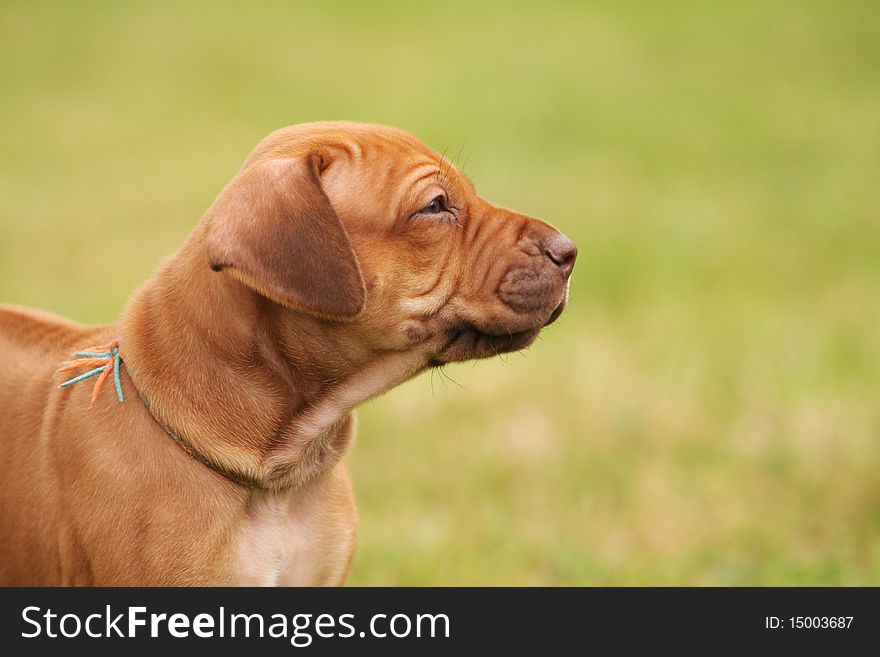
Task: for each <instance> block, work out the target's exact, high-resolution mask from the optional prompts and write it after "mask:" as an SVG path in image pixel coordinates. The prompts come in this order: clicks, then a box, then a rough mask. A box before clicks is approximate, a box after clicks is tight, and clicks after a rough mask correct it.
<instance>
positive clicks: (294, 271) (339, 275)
mask: <svg viewBox="0 0 880 657" xmlns="http://www.w3.org/2000/svg"><path fill="white" fill-rule="evenodd" d="M318 162H319V160H318V157H317V156H315V155H311V156H306V157H296V158H288V159H276V160H269V161H267V162H263V163H261V164H256V165H252V166H251V167H250V168H246V169H245V170H244V171H242V172H241V173H239V175H237V176H236V177H235V178H234V179H233V180H232V182H230V183H229V184H228V185H227V186H226V188H225V189H224V190H223V191H222V192H221V193H220V196H219V197H217V200H216V201H214V204H213V205H212V206H211V207H210V208H209V209H208V212H207V215H206V221H207V250H208V262H209V264H210V265H211V268H212V269H213V270H214V271H221V270H223V269H228V270H229V272H230V273H231V274H232V275H233V276H235V277H236V278H238V279H239V280H240V281H242V282H243V283H244V284H245V285H248V286H249V287H251V288H253V289H254V290H256V291H257V292H259V293H260V294H262V295H264V296H266V297H268V298H270V299H272V300H273V301H276V302H278V303H280V304H282V305H284V306H288V307H290V308H294V309H297V310H301V311H304V312H306V313H309V314H312V315H315V316H317V317H321V318H323V319H331V320H348V319H353V318H354V317H356V316H357V315H358V314H360V312H361V311H362V310H363V309H364V302H365V291H364V279H363V277H362V276H361V271H360V267H359V265H358V261H357V257H356V256H355V254H354V251H353V250H352V248H351V242H350V241H349V239H348V235H347V234H346V232H345V229H344V228H343V226H342V222H341V221H340V220H339V217H338V216H336V212H335V210H334V209H333V206H332V205H331V204H330V199H328V198H327V195H326V194H325V193H324V190H323V189H322V188H321V180H320V177H319V173H318Z"/></svg>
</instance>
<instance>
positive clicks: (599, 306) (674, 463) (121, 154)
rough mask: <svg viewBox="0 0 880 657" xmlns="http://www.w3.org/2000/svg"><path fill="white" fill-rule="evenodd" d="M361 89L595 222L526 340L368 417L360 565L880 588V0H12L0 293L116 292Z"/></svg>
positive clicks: (384, 111)
mask: <svg viewBox="0 0 880 657" xmlns="http://www.w3.org/2000/svg"><path fill="white" fill-rule="evenodd" d="M330 118H345V119H354V120H363V121H375V122H383V123H389V124H393V125H396V126H399V127H402V128H405V129H408V130H410V131H411V132H414V133H415V134H417V135H419V136H420V137H422V138H423V139H424V140H425V141H427V142H428V143H429V144H431V145H432V146H434V147H435V148H436V149H437V150H439V151H446V152H447V153H449V154H456V153H459V152H461V155H460V156H459V158H458V159H459V161H461V162H464V161H465V160H467V164H466V166H465V169H466V171H467V172H468V173H469V174H470V175H471V177H472V178H473V179H474V181H475V183H476V185H477V188H478V190H479V191H480V193H481V194H483V195H484V196H486V197H487V198H489V199H492V200H493V201H495V202H498V203H501V204H503V205H506V206H509V207H514V208H517V209H518V210H520V211H523V212H526V213H529V214H532V215H535V216H539V217H542V218H546V219H547V220H549V221H551V222H552V223H554V224H555V225H557V226H558V227H559V228H561V229H562V230H563V231H565V232H566V233H568V234H569V235H570V236H572V237H573V238H574V239H575V240H576V241H577V242H578V244H579V245H580V249H581V254H580V258H579V262H578V266H577V268H576V270H575V273H574V277H573V281H572V298H571V304H570V306H569V310H568V311H567V313H566V314H565V315H564V316H563V318H562V320H561V321H560V322H559V323H558V324H556V325H554V326H553V327H551V328H550V329H548V330H547V331H546V332H545V333H544V334H543V339H542V340H540V341H539V342H538V343H537V344H536V345H535V346H533V347H532V348H531V349H530V350H529V351H528V352H527V353H526V354H523V355H519V354H516V355H511V356H510V357H509V358H507V359H506V361H507V362H502V361H501V360H498V359H496V360H492V361H484V362H480V363H478V364H476V365H471V364H467V365H462V366H457V367H450V368H448V370H447V371H448V373H449V375H450V376H451V377H452V378H453V379H454V380H455V381H456V382H457V384H458V385H456V384H453V383H450V382H448V381H445V379H444V380H441V378H440V377H439V376H437V375H435V376H434V377H433V381H432V379H431V377H430V376H428V375H425V376H422V377H421V378H419V379H417V380H415V381H412V382H410V383H407V384H406V385H404V386H402V387H400V388H398V389H395V390H394V391H392V392H390V393H388V394H387V395H385V396H384V397H383V398H381V399H379V400H377V401H374V402H372V403H370V404H368V405H367V406H366V407H364V408H363V409H362V410H361V413H360V437H359V439H358V442H357V444H356V445H355V447H354V448H353V450H352V453H351V457H350V462H351V465H352V469H353V472H354V476H355V482H356V487H357V493H358V499H359V504H360V512H361V533H360V546H359V551H358V554H357V557H356V560H355V563H354V567H353V570H352V573H351V577H350V583H351V584H404V585H410V584H426V585H432V584H465V585H470V584H523V585H532V584H550V585H556V584H560V585H569V584H627V585H629V584H648V585H663V584H699V585H703V584H722V585H727V584H875V585H876V584H878V583H880V403H878V393H880V336H878V332H880V202H878V188H880V3H877V2H873V1H865V2H850V1H847V0H844V1H842V2H818V1H816V2H811V1H805V0H797V1H792V2H766V1H763V0H761V1H745V2H737V3H714V2H713V3H707V2H697V1H694V2H626V3H623V2H611V1H609V2H570V3H556V2H540V3H511V2H479V3H474V2H459V1H455V0H453V1H447V2H442V3H404V2H381V3H380V2H373V3H360V2H357V3H356V2H350V3H317V2H308V3H305V2H303V3H294V2H238V3H233V2H226V3H218V2H188V3H178V2H167V1H157V0H152V1H150V2H106V3H100V2H76V3H74V2H57V3H46V2H18V1H10V0H4V2H3V3H2V5H0V126H2V128H0V299H2V301H5V302H14V303H21V304H27V305H32V306H38V307H42V308H47V309H50V310H53V311H55V312H59V313H63V314H67V315H70V316H72V317H75V318H77V319H79V320H82V321H89V322H105V321H112V320H114V319H115V318H116V317H117V316H118V313H119V311H120V309H121V307H122V305H123V304H124V302H125V300H126V299H127V297H128V295H129V294H130V293H131V291H132V290H133V289H134V288H135V287H136V286H137V285H139V284H140V283H141V282H142V281H143V280H144V279H146V278H147V277H148V276H149V275H150V273H151V271H152V270H153V269H154V268H155V267H156V266H157V264H158V263H159V262H160V260H161V259H162V258H163V257H165V256H166V255H168V254H170V253H171V252H173V251H174V250H175V249H176V248H177V247H178V246H179V245H180V243H181V242H182V241H183V239H184V237H185V235H186V234H187V233H188V231H189V230H190V229H191V227H192V226H193V225H194V224H195V222H196V221H197V220H198V218H199V216H200V214H201V213H202V211H203V210H204V209H205V208H206V207H207V206H208V204H209V203H210V202H211V200H212V199H213V197H214V195H215V194H216V193H217V192H218V191H219V190H220V189H221V187H222V186H223V185H224V184H225V182H226V181H227V180H228V179H229V178H230V177H231V175H232V174H233V173H234V171H235V170H236V168H237V167H238V166H239V164H240V162H241V161H242V159H243V158H244V157H245V155H246V154H247V153H248V151H249V149H250V148H251V147H252V146H253V145H254V144H255V143H256V142H257V141H258V140H259V139H261V138H262V137H263V136H264V135H265V134H266V133H268V132H269V131H271V130H273V129H274V128H277V127H280V126H282V125H286V124H290V123H297V122H300V121H307V120H315V119H330ZM459 386H460V387H459Z"/></svg>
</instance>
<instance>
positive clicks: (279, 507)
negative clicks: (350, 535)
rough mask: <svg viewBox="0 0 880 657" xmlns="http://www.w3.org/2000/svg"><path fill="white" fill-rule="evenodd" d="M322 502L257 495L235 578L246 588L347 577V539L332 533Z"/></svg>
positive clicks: (241, 538)
mask: <svg viewBox="0 0 880 657" xmlns="http://www.w3.org/2000/svg"><path fill="white" fill-rule="evenodd" d="M322 506H323V505H322V504H321V503H320V501H319V500H315V499H314V498H312V499H302V496H300V495H297V494H295V493H293V494H284V493H268V492H263V491H260V492H257V493H254V496H253V498H252V500H251V501H250V503H249V505H248V509H247V513H246V516H245V518H244V520H243V522H242V523H241V525H240V529H239V530H238V536H237V537H236V545H237V548H238V549H237V554H236V557H235V562H234V569H235V574H234V579H235V581H236V583H238V584H241V585H245V586H314V585H326V584H333V583H337V580H340V579H341V578H342V577H343V576H344V573H345V569H346V567H347V562H348V555H347V554H346V550H345V547H346V543H347V541H346V537H345V536H343V535H340V533H339V532H338V531H337V532H334V531H332V529H333V528H332V527H328V525H327V523H326V522H325V520H324V516H325V510H324V509H322Z"/></svg>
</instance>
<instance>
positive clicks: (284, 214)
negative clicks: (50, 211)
mask: <svg viewBox="0 0 880 657" xmlns="http://www.w3.org/2000/svg"><path fill="white" fill-rule="evenodd" d="M438 198H439V199H442V203H440V202H439V201H438V202H436V203H435V201H434V200H435V199H438ZM438 208H439V209H440V210H439V211H437V212H434V210H436V209H438ZM575 255H576V249H575V248H574V245H573V244H572V243H571V242H570V241H569V240H567V239H566V238H564V237H563V236H562V235H560V234H559V233H558V232H557V231H555V230H554V229H553V228H552V227H550V226H549V225H547V224H545V223H544V222H541V221H538V220H536V219H531V218H528V217H524V216H523V215H519V214H517V213H514V212H511V211H509V210H505V209H503V208H499V207H497V206H494V205H492V204H490V203H488V202H487V201H485V200H483V199H481V198H480V197H479V196H477V195H476V193H475V191H474V188H473V186H472V185H471V183H470V182H469V181H468V180H467V179H466V178H465V177H464V175H463V174H462V173H461V172H459V171H458V170H457V169H456V168H455V167H454V166H453V165H452V164H451V163H450V162H448V161H446V160H444V159H443V158H442V157H440V156H439V155H437V154H436V153H434V152H433V151H431V150H430V149H429V148H428V147H426V146H425V145H423V144H422V143H421V142H419V141H418V140H416V139H415V138H414V137H412V136H410V135H408V134H406V133H404V132H402V131H399V130H396V129H393V128H388V127H385V126H374V125H365V124H356V123H343V122H330V123H315V124H305V125H299V126H292V127H289V128H284V129H282V130H279V131H276V132H275V133H273V134H272V135H270V136H269V137H267V138H266V139H265V140H263V142H261V143H260V144H259V145H258V146H257V148H256V149H255V150H254V152H253V153H252V154H251V156H250V157H249V158H248V160H247V161H246V162H245V164H244V166H243V167H242V168H241V170H240V171H239V172H238V174H237V175H236V176H235V178H233V180H232V181H231V182H230V184H229V185H228V186H227V187H226V188H225V189H224V190H223V192H221V194H220V195H219V196H218V198H217V200H216V201H215V203H214V204H213V205H212V206H211V207H210V208H209V209H208V211H207V212H206V214H205V216H204V218H203V219H202V221H201V222H200V223H199V225H198V226H197V227H196V228H195V230H194V231H193V233H192V234H191V235H190V237H189V238H188V239H187V241H186V242H185V243H184V245H183V246H182V248H181V249H180V250H179V251H178V253H177V254H175V255H174V256H172V257H171V258H170V259H168V260H167V261H166V262H165V263H164V264H163V265H162V266H161V267H160V268H159V270H158V271H157V272H156V273H155V275H154V276H153V277H152V278H150V280H149V281H147V283H146V284H145V285H144V286H143V287H142V288H141V289H140V290H138V291H137V292H136V293H135V295H134V296H133V298H132V299H131V301H130V302H129V304H128V306H127V308H126V309H125V312H124V313H123V315H122V318H121V321H120V322H119V323H118V324H114V325H107V326H93V327H90V326H82V325H79V324H76V323H74V322H71V321H69V320H66V319H63V318H60V317H55V316H53V315H49V314H47V313H43V312H39V311H35V310H29V309H25V308H19V307H12V306H3V307H0V353H2V354H3V356H4V368H5V372H4V376H3V377H2V379H0V482H2V483H0V486H2V494H0V584H7V585H76V584H81V585H221V584H288V585H296V584H309V585H321V584H340V583H342V582H343V581H344V578H345V576H346V573H347V571H348V567H349V564H350V562H351V557H352V554H353V550H354V545H355V534H356V525H357V512H356V508H355V503H354V496H353V492H352V486H351V481H350V478H349V473H348V469H347V467H346V465H345V463H344V461H343V456H344V454H345V451H346V449H347V447H348V445H349V444H350V442H351V439H352V436H353V433H354V416H353V410H354V408H355V407H356V406H357V405H359V404H361V403H363V402H364V401H366V400H368V399H370V398H372V397H374V396H376V395H378V394H381V393H382V392H384V391H385V390H388V389H389V388H391V387H393V386H395V385H398V384H399V383H401V382H403V381H405V380H407V379H409V378H411V377H413V376H415V375H416V374H418V373H420V372H422V371H424V370H425V369H427V368H430V367H432V366H436V365H440V364H443V363H446V362H452V361H459V360H467V359H471V358H483V357H489V356H493V355H495V354H498V353H502V352H504V351H510V350H513V349H520V348H522V347H525V346H527V345H528V344H530V343H531V342H532V341H533V340H534V338H535V336H537V334H538V332H539V331H540V330H541V328H542V327H543V326H545V325H546V324H548V323H549V322H551V321H553V320H555V319H556V317H557V316H558V315H559V314H560V313H561V311H562V309H563V307H564V305H565V303H566V300H567V295H568V278H569V275H570V273H571V268H572V266H573V264H574V259H575ZM117 339H118V340H119V344H120V352H121V355H122V358H123V360H124V364H123V367H122V385H123V390H124V392H125V395H126V400H125V403H123V404H120V403H118V401H117V399H116V396H115V394H114V393H113V392H112V385H108V386H105V388H104V389H103V390H102V391H101V394H100V395H99V396H98V399H97V401H96V402H95V404H94V406H93V407H92V408H90V407H89V397H90V395H91V389H92V384H91V383H90V382H89V381H84V382H81V383H79V384H76V385H73V386H71V387H69V388H65V389H60V388H59V387H58V385H59V384H60V383H61V382H62V381H64V380H65V378H64V376H65V375H63V374H59V373H57V372H55V370H56V368H57V367H58V365H59V364H60V363H61V362H62V361H64V360H67V359H69V358H70V357H72V356H73V354H74V352H76V351H79V350H82V349H85V348H88V347H91V346H94V345H99V344H105V343H108V342H112V341H113V340H117ZM65 374H67V373H65ZM92 381H93V380H92ZM141 398H143V399H144V400H146V401H147V402H148V403H149V406H150V410H148V408H147V406H146V405H145V404H144V403H143V402H142V401H141ZM167 430H172V431H173V432H175V433H176V434H179V435H180V436H182V437H185V439H186V441H187V442H188V444H189V445H190V446H191V447H192V449H193V450H195V451H196V452H197V453H198V454H200V455H203V456H205V457H206V458H208V459H210V461H211V462H212V463H214V464H216V468H210V467H207V466H206V465H204V464H203V463H202V462H200V461H199V460H197V459H196V458H192V457H191V456H189V455H188V454H187V453H185V452H184V450H182V449H180V446H179V445H178V444H177V443H175V442H174V441H172V440H171V439H170V438H169V437H168V434H167V433H166V431H167ZM224 473H226V474H224ZM233 473H234V474H239V475H242V476H245V477H247V478H248V479H250V480H253V481H255V482H257V483H258V484H259V485H254V486H248V485H243V484H241V483H237V482H236V481H235V480H234V477H232V476H226V475H232V474H233Z"/></svg>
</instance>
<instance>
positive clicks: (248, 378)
mask: <svg viewBox="0 0 880 657" xmlns="http://www.w3.org/2000/svg"><path fill="white" fill-rule="evenodd" d="M344 333H345V331H344V327H342V326H338V325H333V324H332V323H327V322H321V321H320V320H317V319H314V318H311V317H307V316H303V315H298V314H296V313H293V311H290V310H289V309H285V308H282V307H280V306H278V305H277V304H275V303H274V302H271V301H269V300H268V299H265V298H264V297H262V296H260V295H258V294H257V293H255V292H253V291H252V290H250V289H249V288H247V287H246V286H244V285H243V284H242V283H239V282H238V281H236V280H235V279H234V278H233V277H232V276H229V275H228V274H226V273H223V272H212V271H211V270H210V268H209V267H208V263H207V260H206V259H205V257H204V252H203V250H202V249H201V248H200V235H199V233H198V232H197V233H195V234H194V235H193V236H192V237H191V238H190V239H189V240H188V241H187V243H186V244H185V245H184V247H183V248H182V249H181V251H180V252H179V253H178V254H177V255H176V256H174V257H173V258H171V259H170V260H168V261H167V262H166V263H165V264H164V266H163V267H162V268H161V269H160V270H159V272H157V274H156V275H155V276H154V277H153V278H151V279H150V280H149V281H148V282H147V283H146V285H144V286H143V287H142V288H141V289H140V290H139V291H138V292H137V293H136V294H135V296H134V297H133V298H132V300H131V302H130V303H129V305H128V307H127V308H126V311H125V313H124V316H123V319H122V323H121V327H120V345H121V353H122V357H123V359H124V362H125V366H126V368H127V370H128V372H129V374H130V375H131V378H132V381H133V383H134V384H135V385H136V386H137V388H138V392H139V393H140V395H141V396H142V397H143V398H144V399H145V400H146V401H147V402H148V403H149V404H150V409H151V411H152V412H153V414H154V416H155V417H156V418H157V420H158V421H159V422H160V423H161V424H162V425H164V427H165V428H166V429H170V430H172V431H173V432H174V433H176V434H178V435H179V436H181V437H183V438H185V439H186V441H187V442H188V443H189V444H190V445H191V446H192V448H193V449H194V450H195V451H197V452H199V453H200V454H202V455H203V456H205V457H207V458H209V459H210V460H211V461H212V462H214V463H216V464H217V465H219V466H220V467H221V468H223V469H225V470H227V471H229V472H235V473H240V474H242V475H245V476H246V477H247V478H250V479H253V480H255V481H258V482H260V483H261V485H264V486H265V487H275V488H279V489H280V488H289V487H291V486H297V485H301V484H302V483H304V482H305V481H307V480H309V479H311V478H312V477H314V476H316V475H318V474H320V473H321V472H323V471H325V470H327V469H328V468H330V467H332V466H333V465H335V463H336V462H337V461H338V460H339V459H340V458H341V457H342V455H343V454H344V452H345V450H346V448H347V447H348V444H349V442H350V440H351V436H352V432H353V426H352V424H353V423H352V420H351V410H352V409H353V408H354V407H355V406H357V405H358V404H360V403H362V402H363V401H365V400H366V399H369V398H370V397H373V396H375V395H377V394H380V393H381V392H383V391H384V390H387V389H388V388H389V387H391V386H392V385H395V384H396V383H398V382H400V381H402V380H404V379H405V378H409V376H411V375H412V374H413V373H414V372H413V371H412V367H411V365H410V364H409V362H408V360H409V359H407V358H402V357H401V356H400V355H395V354H391V355H385V356H381V357H378V356H375V355H373V354H369V353H368V352H367V350H366V349H360V348H358V347H357V346H356V345H353V344H352V343H351V340H344V339H343V337H344Z"/></svg>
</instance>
